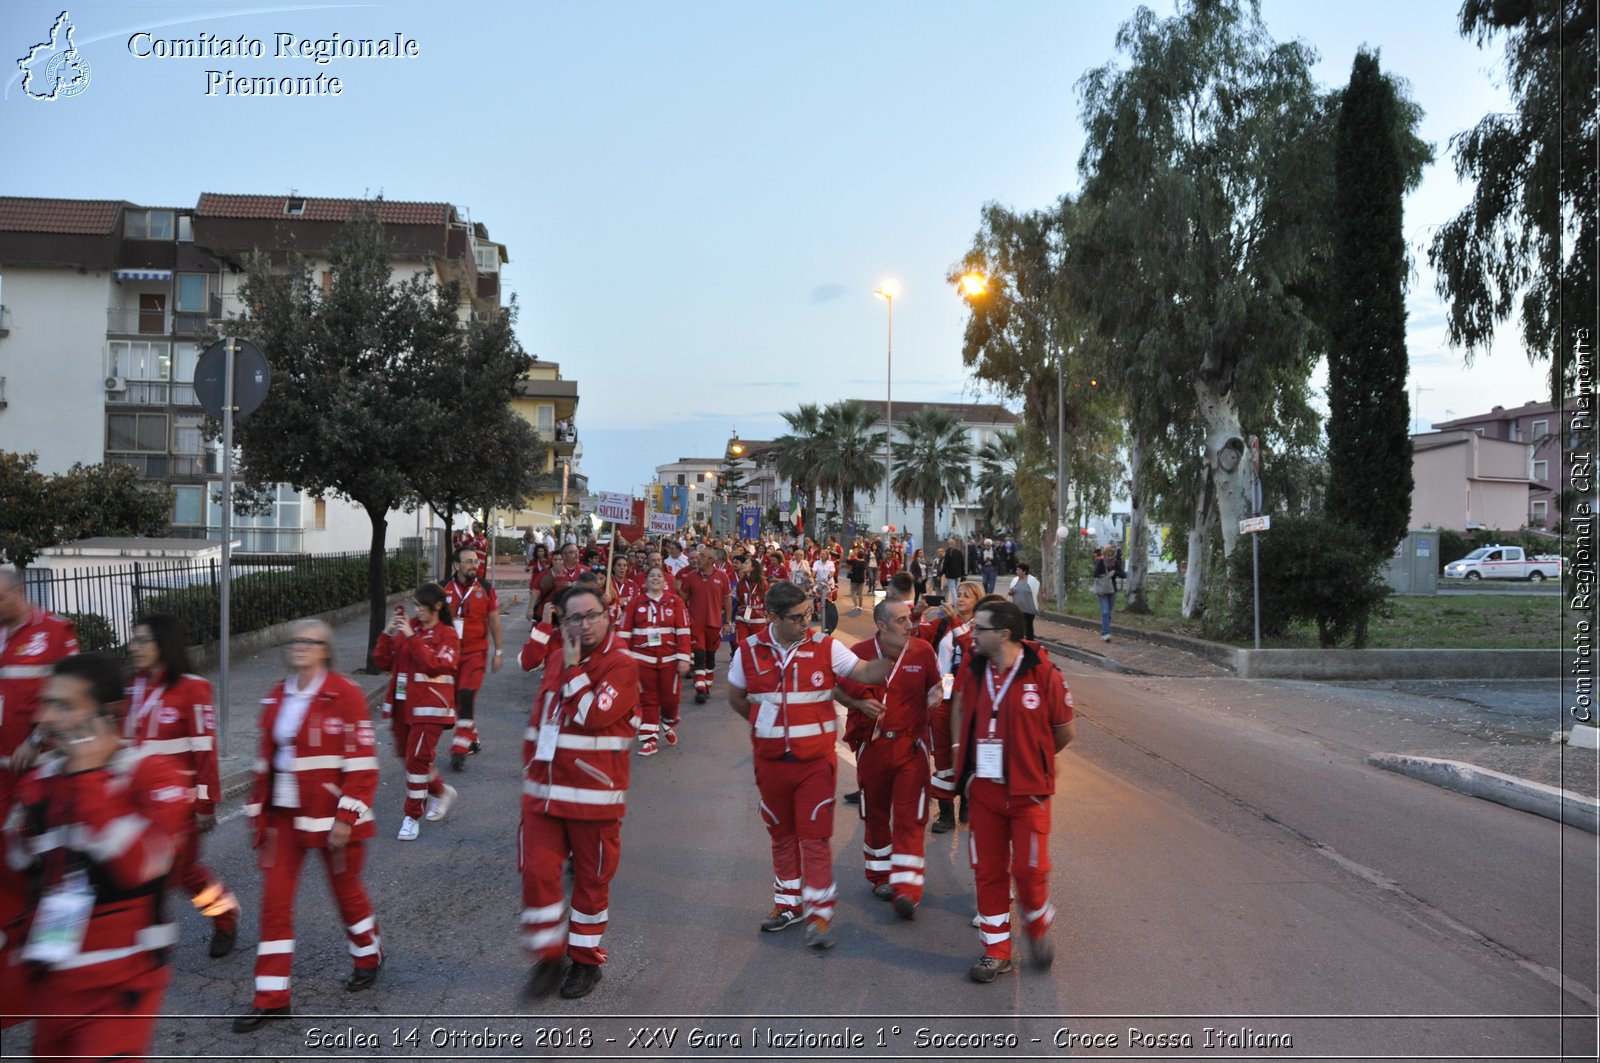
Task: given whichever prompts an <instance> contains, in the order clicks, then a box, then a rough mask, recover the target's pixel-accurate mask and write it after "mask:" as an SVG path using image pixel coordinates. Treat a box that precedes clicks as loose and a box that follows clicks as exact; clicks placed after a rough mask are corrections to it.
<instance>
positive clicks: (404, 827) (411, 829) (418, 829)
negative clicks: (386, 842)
mask: <svg viewBox="0 0 1600 1063" xmlns="http://www.w3.org/2000/svg"><path fill="white" fill-rule="evenodd" d="M421 833H422V824H420V823H418V822H417V821H416V820H414V819H412V818H411V817H410V816H407V817H406V818H405V819H402V820H401V821H400V833H399V834H396V835H395V838H396V839H398V840H399V841H403V842H414V841H416V840H417V835H418V834H421Z"/></svg>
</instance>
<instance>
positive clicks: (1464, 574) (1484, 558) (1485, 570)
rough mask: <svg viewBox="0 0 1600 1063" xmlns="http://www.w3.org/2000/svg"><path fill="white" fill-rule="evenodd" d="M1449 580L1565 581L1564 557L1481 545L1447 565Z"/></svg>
mask: <svg viewBox="0 0 1600 1063" xmlns="http://www.w3.org/2000/svg"><path fill="white" fill-rule="evenodd" d="M1444 578H1445V579H1526V580H1532V581H1533V582H1535V583H1538V582H1540V581H1541V580H1547V579H1560V578H1561V558H1560V557H1558V556H1556V555H1555V554H1538V555H1536V556H1532V557H1530V556H1528V555H1526V554H1524V553H1523V550H1522V547H1520V546H1501V545H1500V544H1498V543H1491V544H1490V545H1488V546H1480V547H1478V548H1477V549H1476V550H1474V551H1472V553H1470V554H1468V555H1467V556H1466V557H1463V558H1462V559H1461V560H1459V561H1452V562H1450V563H1449V564H1448V565H1446V566H1444Z"/></svg>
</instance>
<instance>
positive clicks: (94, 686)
mask: <svg viewBox="0 0 1600 1063" xmlns="http://www.w3.org/2000/svg"><path fill="white" fill-rule="evenodd" d="M50 674H51V675H54V676H60V677H62V678H64V679H82V680H83V681H85V682H86V683H88V684H89V693H90V694H91V695H92V696H93V697H94V700H95V701H96V702H98V703H99V704H100V705H101V706H102V707H103V706H107V705H115V704H116V703H117V702H119V701H121V700H122V696H123V687H122V662H121V661H119V660H117V659H116V658H115V657H113V656H111V655H110V654H108V653H74V654H73V655H72V656H70V657H63V658H61V660H59V661H57V662H56V663H55V664H53V665H51V666H50Z"/></svg>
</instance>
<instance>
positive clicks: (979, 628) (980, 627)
mask: <svg viewBox="0 0 1600 1063" xmlns="http://www.w3.org/2000/svg"><path fill="white" fill-rule="evenodd" d="M972 630H974V631H1003V630H1005V629H1004V628H998V627H985V626H984V625H982V624H973V625H972Z"/></svg>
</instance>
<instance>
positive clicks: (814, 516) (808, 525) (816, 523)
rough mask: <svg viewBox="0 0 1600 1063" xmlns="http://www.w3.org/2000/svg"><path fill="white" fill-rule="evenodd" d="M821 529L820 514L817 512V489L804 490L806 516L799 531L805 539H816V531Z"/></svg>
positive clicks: (808, 488)
mask: <svg viewBox="0 0 1600 1063" xmlns="http://www.w3.org/2000/svg"><path fill="white" fill-rule="evenodd" d="M821 527H822V514H820V513H818V512H817V489H816V488H815V487H807V488H806V515H805V520H804V521H803V527H802V528H801V530H802V531H803V532H804V533H805V536H806V538H810V539H815V538H817V530H818V529H819V528H821Z"/></svg>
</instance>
